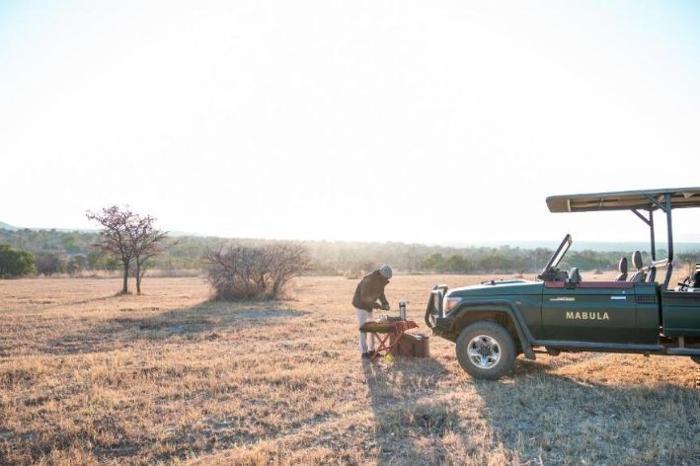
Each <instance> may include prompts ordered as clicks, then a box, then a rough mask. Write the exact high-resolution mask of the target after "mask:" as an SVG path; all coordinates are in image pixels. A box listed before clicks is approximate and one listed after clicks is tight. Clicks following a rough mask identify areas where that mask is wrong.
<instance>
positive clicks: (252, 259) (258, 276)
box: [206, 243, 310, 300]
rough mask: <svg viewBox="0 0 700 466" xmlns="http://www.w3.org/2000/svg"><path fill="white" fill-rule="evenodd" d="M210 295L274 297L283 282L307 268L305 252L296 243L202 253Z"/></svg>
mask: <svg viewBox="0 0 700 466" xmlns="http://www.w3.org/2000/svg"><path fill="white" fill-rule="evenodd" d="M206 262H207V264H208V271H207V277H208V280H209V283H210V284H211V286H212V288H213V289H214V297H215V298H216V299H224V300H241V299H276V298H279V297H280V295H281V294H282V292H283V291H284V287H285V285H286V284H287V283H288V282H289V280H290V279H292V278H293V277H295V276H298V275H301V274H302V273H304V272H305V271H306V270H308V269H309V265H310V260H309V255H308V252H307V250H306V248H304V247H303V246H301V245H299V244H296V243H289V244H273V245H267V246H262V247H246V246H234V247H230V248H228V249H226V250H218V251H215V252H210V253H208V254H207V256H206Z"/></svg>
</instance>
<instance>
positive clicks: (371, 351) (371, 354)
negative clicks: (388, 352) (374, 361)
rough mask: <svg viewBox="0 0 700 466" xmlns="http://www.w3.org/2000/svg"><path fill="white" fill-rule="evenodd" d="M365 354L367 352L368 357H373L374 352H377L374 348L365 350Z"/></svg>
mask: <svg viewBox="0 0 700 466" xmlns="http://www.w3.org/2000/svg"><path fill="white" fill-rule="evenodd" d="M367 354H369V357H370V358H373V357H374V355H376V354H377V352H376V351H374V350H369V351H367Z"/></svg>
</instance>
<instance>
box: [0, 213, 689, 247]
mask: <svg viewBox="0 0 700 466" xmlns="http://www.w3.org/2000/svg"><path fill="white" fill-rule="evenodd" d="M3 229H5V230H7V231H21V230H25V229H28V230H31V231H48V232H51V231H56V232H59V233H79V234H83V233H89V234H90V233H92V234H96V233H99V232H100V229H99V228H95V229H78V228H52V227H31V228H28V227H21V226H16V225H12V224H9V223H7V222H4V221H3V220H0V230H3ZM167 233H168V235H169V236H170V237H174V238H179V237H190V238H202V239H206V238H211V239H222V240H244V241H258V240H259V241H293V242H301V243H333V244H347V245H353V244H357V245H372V244H399V245H405V246H420V247H428V248H432V247H437V248H446V249H458V250H459V249H470V248H500V247H510V248H514V249H523V250H532V249H538V248H551V249H554V248H556V246H557V245H558V244H559V242H560V240H546V239H534V240H516V239H505V240H486V241H476V242H471V243H416V242H406V241H392V240H387V241H371V240H370V241H359V240H334V239H304V238H301V239H295V238H256V237H240V236H220V235H201V234H197V233H189V232H181V231H167ZM666 246H667V245H666V243H664V242H663V241H662V242H661V243H659V242H657V244H656V250H657V254H660V253H665V251H666ZM648 247H649V242H648V241H641V240H639V241H595V240H593V241H590V240H582V241H577V240H576V238H574V242H573V244H572V246H571V250H572V251H583V250H592V251H595V252H624V251H627V250H629V251H632V250H640V251H643V252H644V251H647V249H648ZM674 249H675V250H676V252H677V253H683V252H695V251H700V241H676V240H674Z"/></svg>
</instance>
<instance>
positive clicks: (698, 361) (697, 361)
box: [690, 356, 700, 364]
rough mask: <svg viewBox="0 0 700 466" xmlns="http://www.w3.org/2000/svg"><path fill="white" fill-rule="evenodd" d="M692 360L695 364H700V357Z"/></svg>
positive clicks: (693, 357)
mask: <svg viewBox="0 0 700 466" xmlns="http://www.w3.org/2000/svg"><path fill="white" fill-rule="evenodd" d="M690 359H692V360H693V362H694V363H695V364H700V356H691V357H690Z"/></svg>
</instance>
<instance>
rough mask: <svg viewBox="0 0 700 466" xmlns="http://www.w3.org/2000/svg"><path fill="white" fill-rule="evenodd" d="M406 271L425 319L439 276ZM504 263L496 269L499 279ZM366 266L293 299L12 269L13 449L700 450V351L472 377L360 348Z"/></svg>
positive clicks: (1, 455)
mask: <svg viewBox="0 0 700 466" xmlns="http://www.w3.org/2000/svg"><path fill="white" fill-rule="evenodd" d="M482 278H483V277H476V276H454V275H453V276H398V277H395V278H394V280H392V283H391V285H390V286H389V288H388V289H387V294H388V296H389V298H390V300H391V302H392V304H394V305H395V303H396V302H398V299H408V300H409V301H410V305H409V315H410V317H413V318H415V319H416V320H418V321H419V322H420V324H421V327H422V330H423V331H424V332H427V329H425V326H424V324H423V323H422V310H423V309H424V308H425V304H426V300H427V295H428V290H429V289H430V287H431V286H432V285H433V284H434V283H436V282H444V283H447V284H449V285H451V286H456V285H463V284H468V283H474V282H476V281H479V280H481V279H482ZM489 278H490V277H489ZM355 284H356V281H355V280H347V279H344V278H330V277H306V278H303V279H299V280H297V281H296V282H294V284H293V286H292V287H290V290H289V299H287V300H285V301H283V302H275V303H266V304H226V303H212V302H208V301H207V299H208V296H209V291H208V288H207V285H206V283H205V282H203V281H202V280H200V279H197V278H169V279H168V278H153V279H147V280H145V283H144V287H145V288H144V291H145V295H143V296H120V297H115V296H113V295H114V292H115V291H116V290H117V289H118V288H119V283H118V281H117V280H100V279H74V280H71V279H34V280H15V281H0V464H13V463H22V464H24V463H45V464H61V463H63V464H65V463H73V464H75V463H79V464H82V463H98V462H99V463H113V464H125V463H134V464H142V463H154V462H165V463H170V462H183V463H196V464H267V463H283V464H286V463H296V464H298V463H343V464H358V463H363V464H364V463H370V464H372V463H381V464H450V463H452V464H490V465H500V464H615V465H617V464H698V463H700V445H699V443H698V442H699V440H700V427H699V426H700V390H698V389H697V388H695V383H696V379H697V378H698V377H699V376H700V366H697V365H695V364H693V363H692V362H691V361H690V360H689V359H687V358H671V357H654V356H652V357H650V358H645V357H643V356H638V355H629V356H626V355H597V354H572V355H562V356H560V357H558V358H550V357H547V356H541V355H538V359H537V361H536V362H530V361H523V360H521V359H518V361H517V362H516V366H515V371H514V374H513V376H512V377H508V378H505V379H503V380H501V381H498V382H479V381H474V380H472V379H471V378H470V377H469V376H467V375H466V374H465V373H464V372H463V371H462V370H461V369H460V368H459V366H458V364H457V362H456V361H455V358H454V347H453V345H452V344H451V343H449V342H446V341H443V340H441V339H439V338H433V339H432V340H431V352H432V358H430V359H424V360H397V361H395V362H394V363H393V364H388V363H385V362H378V363H366V362H365V363H363V362H362V361H361V360H360V358H359V354H358V350H357V341H356V329H357V325H356V322H355V315H354V313H353V310H352V308H351V306H350V304H349V301H350V300H351V297H352V293H353V291H354V286H355Z"/></svg>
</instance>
